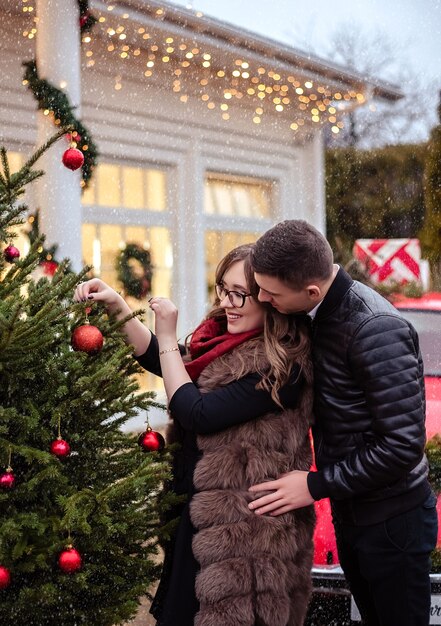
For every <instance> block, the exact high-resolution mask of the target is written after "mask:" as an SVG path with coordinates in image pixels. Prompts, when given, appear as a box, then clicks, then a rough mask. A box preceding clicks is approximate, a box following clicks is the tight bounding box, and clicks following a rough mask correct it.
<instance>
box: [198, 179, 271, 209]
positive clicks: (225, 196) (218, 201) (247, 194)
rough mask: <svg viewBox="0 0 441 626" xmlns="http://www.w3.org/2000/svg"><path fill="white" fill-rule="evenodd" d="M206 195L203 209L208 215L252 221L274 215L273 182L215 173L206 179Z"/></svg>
mask: <svg viewBox="0 0 441 626" xmlns="http://www.w3.org/2000/svg"><path fill="white" fill-rule="evenodd" d="M204 193H205V197H204V210H205V213H208V214H209V215H225V216H232V217H233V216H234V217H250V218H251V217H252V218H267V217H270V216H271V193H272V183H271V182H268V181H256V180H252V181H251V180H248V179H240V178H233V177H223V176H221V175H217V174H216V175H215V174H213V175H209V176H207V178H206V180H205V189H204Z"/></svg>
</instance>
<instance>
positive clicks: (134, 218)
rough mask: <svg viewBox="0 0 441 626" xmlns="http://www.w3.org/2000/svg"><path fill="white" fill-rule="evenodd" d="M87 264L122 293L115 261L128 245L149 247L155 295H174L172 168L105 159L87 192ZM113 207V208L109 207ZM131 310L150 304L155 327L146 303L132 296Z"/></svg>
mask: <svg viewBox="0 0 441 626" xmlns="http://www.w3.org/2000/svg"><path fill="white" fill-rule="evenodd" d="M82 202H83V214H84V218H83V227H82V246H83V262H84V264H86V265H91V266H92V267H93V269H92V273H93V275H94V276H98V277H99V278H102V279H103V280H104V281H105V282H106V283H108V284H109V285H111V286H112V287H113V288H114V289H117V290H118V291H121V290H123V286H122V285H121V284H119V283H118V281H117V277H116V268H115V265H116V259H117V256H118V254H119V251H120V250H121V249H122V248H123V247H124V246H125V245H126V244H127V243H135V244H137V245H139V246H142V247H144V248H145V249H147V250H149V251H150V254H151V261H152V265H153V278H152V289H151V293H153V294H157V295H161V296H165V297H170V291H171V282H172V268H173V253H172V245H171V237H170V230H169V228H168V226H167V225H164V224H168V221H167V216H166V215H164V214H165V213H166V211H167V208H168V207H167V171H166V170H165V169H163V170H161V169H159V168H156V167H145V168H142V167H135V166H129V165H121V164H118V163H100V164H99V165H98V166H97V168H96V170H95V175H94V177H93V179H92V181H91V185H90V187H89V188H88V189H86V190H85V191H84V193H83V198H82ZM109 209H110V210H109ZM126 299H127V302H128V304H129V305H130V306H131V308H132V309H139V308H140V307H142V308H146V315H145V316H144V321H145V323H146V324H147V326H149V327H150V328H151V327H152V326H153V324H154V319H153V314H152V313H151V311H150V309H149V308H148V307H147V301H146V300H145V301H143V302H140V301H139V300H136V299H134V298H130V297H127V298H126ZM139 382H140V384H141V385H142V389H143V390H144V389H161V388H162V381H161V380H160V379H159V378H157V377H156V376H153V375H147V376H142V377H141V380H140V381H139Z"/></svg>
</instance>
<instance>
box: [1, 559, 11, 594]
mask: <svg viewBox="0 0 441 626" xmlns="http://www.w3.org/2000/svg"><path fill="white" fill-rule="evenodd" d="M10 583H11V573H10V571H9V570H8V568H7V567H3V565H0V589H6V587H8V586H9V585H10Z"/></svg>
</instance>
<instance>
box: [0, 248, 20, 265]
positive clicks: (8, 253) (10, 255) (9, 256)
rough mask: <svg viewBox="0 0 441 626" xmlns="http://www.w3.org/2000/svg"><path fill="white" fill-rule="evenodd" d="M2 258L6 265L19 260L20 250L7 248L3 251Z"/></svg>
mask: <svg viewBox="0 0 441 626" xmlns="http://www.w3.org/2000/svg"><path fill="white" fill-rule="evenodd" d="M3 256H4V257H5V259H6V261H7V262H8V263H13V262H14V261H15V259H18V258H20V250H19V249H18V248H16V247H15V246H12V245H10V246H7V247H6V248H5V249H4V251H3Z"/></svg>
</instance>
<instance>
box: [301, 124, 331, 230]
mask: <svg viewBox="0 0 441 626" xmlns="http://www.w3.org/2000/svg"><path fill="white" fill-rule="evenodd" d="M301 159H302V162H301V185H302V192H303V196H304V201H303V203H302V204H303V215H299V216H298V217H301V218H302V219H305V220H307V221H308V222H310V223H311V224H312V225H313V226H315V227H316V228H317V229H318V230H319V231H320V232H322V233H323V234H324V235H325V234H326V190H325V151H324V142H323V136H322V133H321V132H320V131H319V130H317V131H315V132H314V134H313V135H312V137H310V140H309V141H308V142H307V143H305V145H304V147H303V149H302V155H301Z"/></svg>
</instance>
